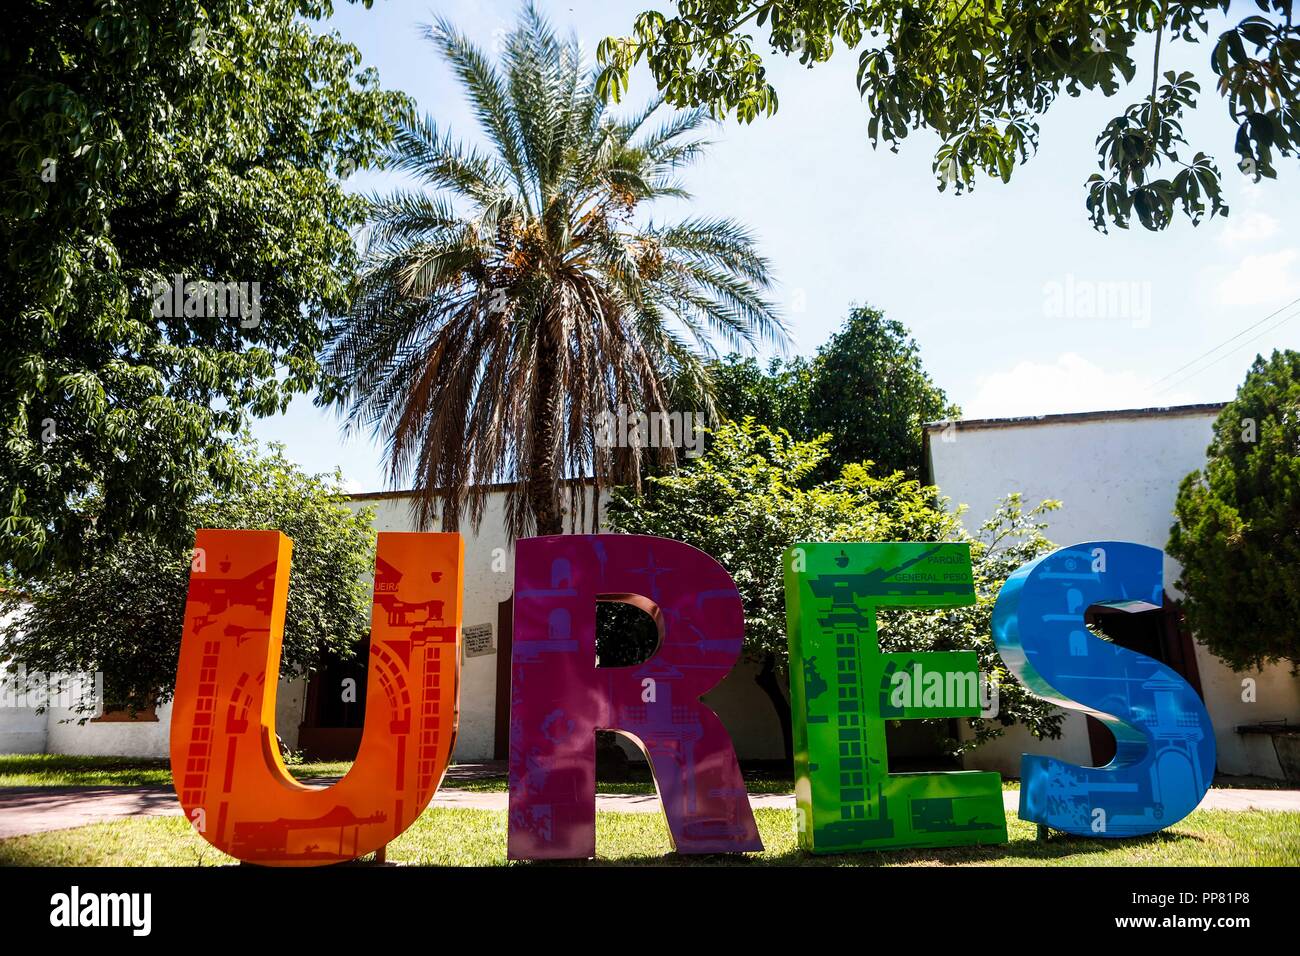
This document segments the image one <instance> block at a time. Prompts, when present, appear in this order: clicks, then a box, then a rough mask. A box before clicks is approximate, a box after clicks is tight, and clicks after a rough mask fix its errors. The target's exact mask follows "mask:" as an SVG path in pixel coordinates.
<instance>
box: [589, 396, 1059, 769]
mask: <svg viewBox="0 0 1300 956" xmlns="http://www.w3.org/2000/svg"><path fill="white" fill-rule="evenodd" d="M826 444H827V439H826V437H824V436H823V437H820V438H817V439H815V440H813V441H797V440H795V439H792V438H791V437H790V436H789V435H788V434H786V433H784V432H774V431H772V430H771V429H769V428H767V427H765V426H762V425H757V424H755V423H754V422H753V421H752V420H746V421H743V422H739V423H728V424H725V425H723V426H721V427H720V428H719V429H718V430H717V432H716V433H715V434H714V436H713V441H712V443H711V445H710V447H709V450H708V451H707V452H706V453H705V454H704V455H703V456H701V457H700V458H698V459H695V460H694V461H693V462H691V463H690V464H689V465H688V466H687V467H685V468H682V469H681V470H680V471H678V472H677V473H676V474H673V475H670V476H665V477H657V478H651V479H650V480H649V482H648V484H647V488H646V491H645V494H644V495H640V496H638V495H634V494H631V493H627V492H616V493H615V494H614V495H612V496H611V499H610V503H609V507H608V520H609V523H610V525H611V526H612V527H613V528H614V529H616V530H617V531H622V532H627V533H630V534H653V535H660V536H662V537H667V538H675V539H677V540H680V541H685V542H686V543H688V544H690V545H693V546H694V547H697V548H699V549H700V550H702V551H704V552H705V553H707V554H710V555H712V556H713V557H714V558H716V559H717V560H718V561H719V562H720V563H721V564H722V566H723V567H725V568H726V569H727V571H728V573H730V574H731V576H732V578H733V580H735V582H736V587H737V588H738V589H739V591H740V595H741V600H742V602H743V604H744V608H745V652H746V654H747V656H748V657H749V658H750V659H751V660H752V661H754V662H756V663H758V664H759V665H760V676H759V678H758V683H759V686H760V687H762V688H763V690H764V691H765V692H766V693H767V695H768V697H769V699H770V700H771V701H772V704H773V707H774V708H775V709H776V710H777V713H778V716H779V717H780V719H781V725H782V727H783V729H784V730H785V732H786V741H785V744H786V749H787V751H789V750H790V747H791V741H790V739H789V727H790V712H789V703H788V700H787V697H786V693H785V687H786V685H787V684H788V681H789V647H788V645H787V643H786V619H785V592H784V584H783V577H782V569H781V555H782V553H783V552H784V551H785V549H786V548H788V547H789V546H790V545H792V544H793V543H795V542H797V541H944V540H959V541H969V542H971V547H972V558H973V561H974V565H975V578H976V591H977V595H978V602H977V603H976V604H975V605H973V606H971V607H967V608H959V609H955V610H952V611H944V612H934V613H931V612H925V611H909V612H906V613H890V614H882V626H881V631H880V634H881V646H882V648H883V649H884V650H886V651H893V650H938V651H942V650H960V649H974V650H976V651H978V653H979V657H980V667H981V670H983V671H984V672H985V673H986V674H988V675H989V676H990V677H992V678H996V679H997V680H998V681H999V683H1000V688H1001V689H1000V711H999V715H998V717H997V719H996V720H983V719H978V718H977V719H973V720H972V721H971V724H972V727H973V729H974V732H975V733H974V739H975V741H976V742H982V741H983V740H986V739H988V738H989V737H990V736H995V735H996V734H997V733H999V732H1000V730H999V728H1000V727H1001V726H1004V725H1009V724H1011V723H1013V722H1017V721H1018V722H1021V723H1024V724H1025V725H1026V726H1028V727H1029V728H1030V730H1031V731H1033V732H1034V733H1036V734H1039V735H1040V736H1043V735H1045V736H1053V737H1054V736H1057V735H1059V733H1060V716H1059V714H1056V713H1055V712H1054V711H1053V709H1052V708H1050V707H1049V706H1048V705H1046V704H1044V703H1043V702H1042V701H1040V700H1039V699H1038V698H1036V697H1034V696H1033V695H1031V694H1028V693H1027V692H1025V690H1024V689H1023V688H1022V687H1021V686H1020V684H1019V683H1017V682H1016V681H1015V678H1014V677H1013V676H1012V675H1011V674H1010V673H1009V672H1008V671H1007V669H1006V668H1005V666H1004V665H1003V664H1002V662H1001V660H1000V658H999V657H998V655H997V650H996V647H995V646H994V645H993V642H992V638H991V636H990V630H989V618H990V615H991V611H992V607H993V602H994V601H995V600H996V599H997V594H998V591H999V589H1000V588H1001V586H1002V582H1003V581H1005V580H1006V577H1007V575H1008V574H1010V572H1011V571H1012V570H1014V569H1015V568H1017V567H1019V566H1020V565H1021V564H1022V563H1024V562H1025V561H1028V560H1032V559H1033V558H1034V557H1037V556H1038V555H1040V554H1043V553H1046V552H1047V551H1048V550H1050V549H1051V545H1050V544H1049V543H1048V542H1047V540H1046V539H1045V538H1044V537H1043V533H1042V531H1043V525H1042V523H1041V521H1040V520H1039V519H1040V517H1041V515H1042V513H1043V512H1044V511H1046V510H1049V509H1051V508H1054V507H1056V503H1055V502H1044V503H1043V504H1041V505H1039V506H1038V507H1037V508H1035V509H1033V510H1031V511H1027V512H1026V511H1025V510H1024V509H1023V508H1022V507H1021V502H1020V499H1019V497H1018V496H1014V495H1013V496H1011V497H1009V498H1008V499H1007V500H1006V501H1005V502H1003V503H1002V505H1001V506H1000V507H999V509H998V511H997V512H996V513H995V514H994V515H993V516H992V517H991V518H990V519H989V520H988V521H987V522H986V523H985V524H984V525H983V526H982V527H981V529H980V532H979V534H978V535H977V536H974V537H972V536H970V535H968V534H967V533H966V532H965V531H964V530H963V529H962V526H961V522H960V519H959V516H958V515H956V514H953V513H952V512H950V511H948V510H947V509H946V507H945V506H944V504H945V502H944V499H943V498H942V497H941V496H940V495H939V491H938V489H936V488H933V487H928V486H924V485H921V484H920V483H918V482H917V481H915V480H912V479H909V478H907V477H906V476H905V475H903V474H902V473H900V472H894V473H892V474H890V475H887V476H885V477H876V476H875V475H873V474H872V473H871V471H870V470H869V469H868V468H867V467H866V466H865V465H862V464H852V465H848V466H846V467H845V468H844V469H843V470H842V471H841V473H840V475H839V476H838V477H837V478H835V479H833V480H831V481H826V482H823V483H817V484H811V485H810V484H809V483H808V479H809V477H810V476H811V475H813V474H814V473H815V472H816V471H817V470H818V469H819V468H820V467H821V466H822V464H823V462H825V461H826V459H827V456H828V451H827V448H826ZM605 640H607V641H609V642H610V643H611V644H612V643H613V641H614V640H615V635H613V634H606V635H605ZM641 657H642V658H643V657H644V654H642V655H641ZM946 726H947V725H946V722H940V723H939V724H937V725H936V729H938V730H939V732H940V733H943V732H945V731H946ZM946 744H947V746H948V747H949V749H950V750H952V751H953V752H956V751H957V750H959V749H960V748H961V744H960V743H959V742H958V741H956V740H954V739H947V740H946Z"/></svg>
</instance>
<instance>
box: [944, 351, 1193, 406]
mask: <svg viewBox="0 0 1300 956" xmlns="http://www.w3.org/2000/svg"><path fill="white" fill-rule="evenodd" d="M1155 380H1156V376H1154V375H1150V376H1148V375H1144V374H1139V373H1138V372H1135V371H1132V370H1130V369H1114V370H1110V369H1105V368H1102V367H1101V366H1100V365H1094V364H1093V363H1092V362H1089V361H1088V360H1087V359H1085V358H1083V356H1081V355H1078V354H1076V353H1074V352H1066V353H1064V354H1062V355H1060V356H1058V357H1057V358H1056V360H1055V361H1052V362H1031V361H1024V362H1020V363H1018V364H1017V365H1016V366H1015V367H1014V368H1011V369H1009V370H1008V371H1005V372H994V373H992V374H990V375H985V376H982V377H981V378H980V379H979V384H978V389H977V391H976V393H975V397H974V399H972V400H971V401H970V402H963V403H962V415H963V417H965V418H1014V417H1019V416H1022V415H1051V414H1056V413H1060V412H1092V411H1100V410H1104V409H1114V408H1147V407H1149V406H1152V405H1179V404H1183V403H1185V402H1188V401H1190V399H1189V398H1188V397H1187V395H1186V393H1184V392H1180V391H1170V392H1162V393H1160V394H1158V395H1157V394H1156V392H1155V390H1154V389H1153V388H1152V387H1151V386H1152V384H1153V383H1154V382H1155Z"/></svg>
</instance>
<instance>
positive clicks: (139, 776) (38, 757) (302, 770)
mask: <svg viewBox="0 0 1300 956" xmlns="http://www.w3.org/2000/svg"><path fill="white" fill-rule="evenodd" d="M350 766H351V763H349V762H347V761H322V762H319V763H304V764H299V765H298V766H296V767H290V768H289V771H290V773H292V774H293V775H294V776H295V777H297V778H298V779H299V780H311V779H312V778H314V777H341V776H342V775H343V774H345V773H347V770H348V767H350ZM171 782H172V771H171V766H170V765H169V764H168V762H167V761H166V760H147V759H143V758H139V757H79V756H72V755H69V754H0V787H169V786H171Z"/></svg>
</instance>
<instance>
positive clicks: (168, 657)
mask: <svg viewBox="0 0 1300 956" xmlns="http://www.w3.org/2000/svg"><path fill="white" fill-rule="evenodd" d="M233 455H234V457H235V468H234V470H233V475H232V480H231V481H229V482H223V483H221V484H216V483H212V482H207V483H205V484H203V485H202V486H201V487H200V488H199V491H198V494H197V496H196V498H195V500H194V501H193V502H192V503H191V504H190V505H189V506H188V507H187V509H186V512H185V515H184V518H183V525H182V529H183V534H184V536H185V537H187V538H188V540H189V542H190V546H189V547H177V546H175V545H173V544H170V543H167V542H166V541H160V540H158V539H156V538H150V537H147V536H145V535H142V534H138V533H132V534H127V535H123V536H121V537H119V538H118V539H116V540H115V541H111V542H102V543H97V544H99V546H98V547H96V548H95V558H94V559H93V561H91V562H89V563H87V564H85V565H83V566H81V567H79V568H76V569H54V570H50V571H48V572H47V573H45V574H42V575H40V576H38V577H32V578H29V579H26V580H22V581H19V582H17V583H16V585H15V587H14V588H12V589H9V590H6V591H4V592H3V593H2V594H0V617H8V616H9V615H13V616H12V617H11V618H9V620H8V623H7V624H5V625H4V626H3V628H0V664H8V665H10V666H11V669H13V667H16V665H18V664H22V665H24V666H25V667H26V669H27V671H28V673H33V672H38V671H39V672H43V673H47V674H48V673H56V672H99V673H102V674H103V675H104V698H105V701H106V702H107V703H108V704H110V705H112V706H116V707H124V708H127V709H129V710H132V711H134V710H138V709H140V708H142V707H147V706H150V705H153V704H159V703H165V702H166V701H167V700H169V699H170V698H171V694H172V690H173V686H174V682H175V679H176V662H177V658H178V655H179V653H180V642H181V632H182V630H183V624H184V615H185V596H186V592H187V590H188V588H189V579H190V570H191V566H192V563H193V561H194V560H197V557H196V555H195V554H194V552H193V542H194V534H195V531H196V530H197V529H198V528H233V529H266V530H276V531H283V532H284V533H285V534H286V535H288V537H289V538H291V539H292V540H293V573H292V575H291V577H290V586H289V600H288V607H287V612H286V619H285V631H284V644H283V651H282V655H281V669H282V673H283V674H285V675H288V676H302V675H304V674H306V673H307V671H308V670H309V669H311V668H313V667H315V666H317V665H318V664H319V663H320V661H321V659H322V657H323V656H327V655H328V656H335V657H339V658H342V659H347V658H349V657H351V656H352V654H353V653H354V648H355V647H356V645H357V642H358V641H360V640H362V639H364V638H365V637H366V635H367V634H368V633H369V624H370V604H371V601H370V593H369V590H368V586H367V579H368V577H369V576H370V575H372V573H373V571H374V549H375V535H374V532H373V530H372V529H371V513H370V512H369V511H361V512H353V511H352V510H350V509H349V508H347V507H346V505H345V504H344V502H345V501H346V495H345V494H344V492H343V490H342V488H341V485H340V481H341V475H339V474H335V475H333V476H330V475H310V474H306V473H304V472H303V471H301V470H300V469H299V468H297V467H296V466H294V465H293V464H292V463H291V462H289V461H288V459H286V458H285V457H284V452H283V449H282V448H280V447H279V446H272V448H271V449H270V452H269V453H268V454H261V453H259V451H258V449H257V447H256V446H255V445H254V444H252V443H251V442H248V441H241V442H239V443H237V444H236V446H235V447H234V450H233ZM169 540H170V539H169ZM204 558H205V559H206V560H218V558H217V556H204ZM87 716H88V715H87Z"/></svg>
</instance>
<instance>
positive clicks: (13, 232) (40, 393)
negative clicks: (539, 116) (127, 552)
mask: <svg viewBox="0 0 1300 956" xmlns="http://www.w3.org/2000/svg"><path fill="white" fill-rule="evenodd" d="M329 11H330V4H329V3H328V2H327V0H211V2H204V3H203V4H199V3H197V2H194V0H138V2H132V3H121V2H116V0H60V2H57V3H50V2H45V0H18V2H17V3H16V4H10V5H8V6H6V9H5V23H4V28H3V30H0V92H2V95H3V99H4V101H5V103H6V104H7V105H6V109H5V111H4V112H3V113H0V247H3V249H4V258H3V259H2V260H0V338H2V339H3V341H4V344H5V356H4V362H3V368H2V371H0V431H2V440H0V563H6V562H13V563H16V564H20V565H24V566H32V567H34V566H36V565H38V564H41V563H48V562H50V561H68V562H73V561H76V560H78V559H79V558H81V557H83V556H84V555H85V554H87V553H88V552H87V551H86V546H87V544H88V542H90V541H91V540H92V539H94V540H108V539H112V538H114V537H116V536H118V535H119V534H122V533H125V532H127V531H131V532H136V533H141V534H144V535H146V536H156V535H158V534H162V533H165V532H166V531H167V530H168V529H174V528H177V527H179V526H180V524H181V522H180V517H181V515H182V513H183V509H184V507H185V505H186V502H187V500H188V499H189V498H190V497H191V496H192V494H193V492H194V490H195V488H196V487H197V485H198V483H200V482H202V481H205V480H218V481H220V480H224V479H225V478H228V477H231V476H232V469H233V467H234V458H233V456H232V455H231V454H230V453H228V452H226V451H225V450H223V449H224V445H225V443H226V442H227V441H228V440H229V438H230V436H232V435H234V434H236V433H237V432H238V431H239V430H240V428H241V427H242V426H243V424H244V422H245V421H246V420H247V418H248V416H249V415H266V414H271V413H274V412H277V411H280V410H283V408H284V406H285V404H286V403H287V402H288V400H289V397H290V396H291V395H293V394H295V393H299V392H305V391H307V390H308V389H309V388H310V387H311V386H312V385H314V384H316V383H317V382H318V381H319V379H320V366H319V363H318V361H317V352H318V350H319V348H320V346H321V344H322V342H323V316H324V315H325V314H326V313H328V312H330V311H333V310H336V309H341V308H342V307H343V306H344V305H345V304H346V301H347V293H348V284H349V282H350V280H351V276H352V273H353V268H354V266H355V250H354V246H353V242H352V237H351V234H350V230H351V229H352V228H354V227H355V226H356V225H358V224H359V223H360V221H361V219H362V209H363V204H362V202H361V201H360V200H359V199H357V198H355V197H349V196H347V195H346V194H345V193H344V192H343V190H342V187H341V183H340V176H341V175H342V174H346V173H347V172H348V171H349V170H350V169H353V168H357V167H361V166H365V165H367V164H370V163H371V162H372V161H373V160H374V159H375V157H376V155H377V152H378V150H379V149H380V148H381V147H382V146H383V144H384V143H385V142H387V140H388V139H389V138H390V136H391V130H392V125H393V121H394V119H395V117H396V115H397V114H398V112H399V111H401V110H404V109H405V108H406V106H407V102H406V99H405V97H403V96H401V95H399V94H395V93H390V92H386V91H384V90H382V89H381V88H380V87H379V85H378V82H377V78H376V76H375V74H374V72H373V71H372V70H368V69H362V68H361V66H360V57H359V54H358V51H357V50H356V48H355V47H353V46H351V45H350V44H347V43H344V42H342V41H341V40H340V39H339V38H338V36H337V35H328V36H327V35H321V34H318V33H315V32H314V31H313V29H312V27H311V24H310V22H309V21H310V20H313V19H316V18H319V17H321V16H323V15H326V14H328V12H329ZM177 275H180V276H183V279H182V288H184V287H185V286H186V285H189V286H191V287H192V288H200V287H197V286H196V284H197V283H203V282H222V283H226V282H230V283H245V284H246V285H245V286H244V289H245V290H246V291H249V292H250V293H251V290H252V288H253V286H252V283H258V284H259V292H258V313H259V314H258V315H257V316H256V320H255V321H254V320H253V319H252V318H251V317H249V316H247V315H241V316H240V317H238V318H236V317H233V316H231V315H230V314H229V313H228V312H222V311H221V310H220V309H219V308H218V309H210V308H208V307H207V305H206V304H205V305H203V306H201V307H197V308H195V309H190V308H185V309H183V310H182V311H181V312H180V313H177V312H176V310H175V308H174V305H175V302H174V301H173V302H172V306H173V307H172V308H168V303H167V301H166V299H165V298H164V299H162V300H160V299H159V298H158V293H157V289H158V286H159V285H165V284H166V283H171V282H173V281H174V280H173V277H174V276H177ZM194 301H195V304H196V305H197V304H198V299H197V297H196V299H195V300H194ZM159 306H161V308H160V307H159ZM159 311H161V312H163V313H165V314H162V315H159V314H157V313H158V312H159ZM191 312H199V313H202V314H188V313H191ZM166 313H170V314H166ZM214 313H215V314H214ZM201 473H202V474H201Z"/></svg>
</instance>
